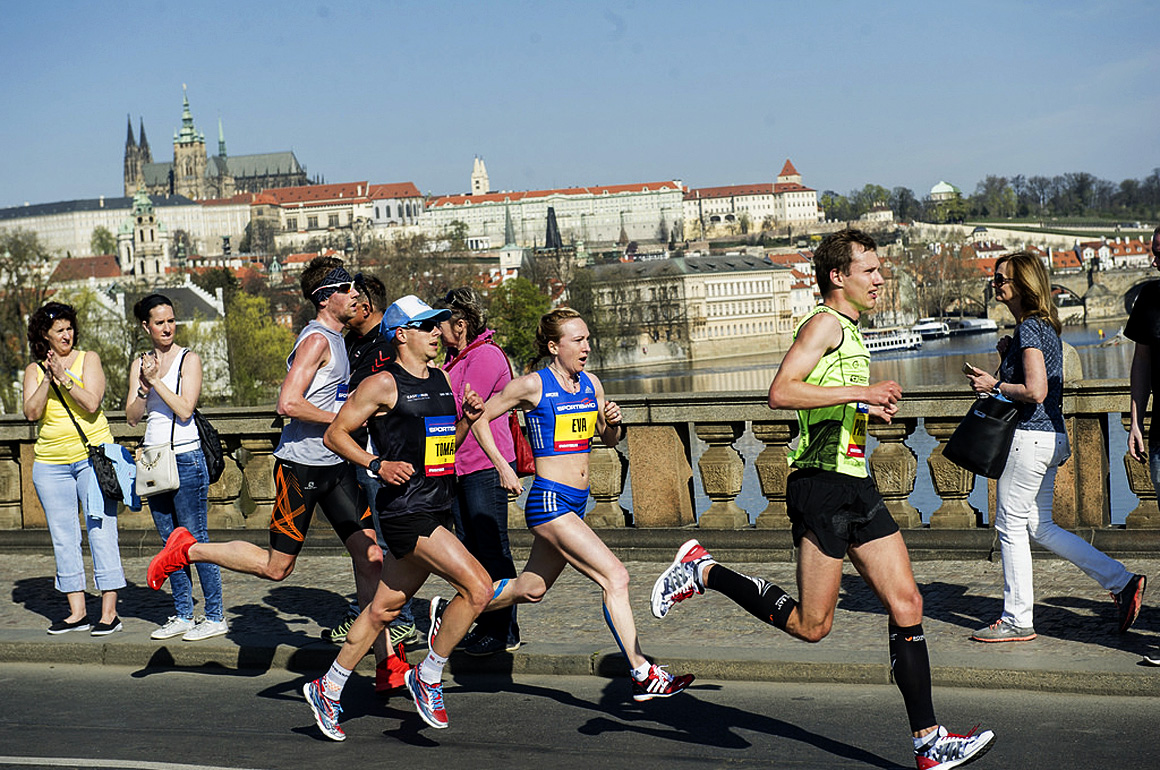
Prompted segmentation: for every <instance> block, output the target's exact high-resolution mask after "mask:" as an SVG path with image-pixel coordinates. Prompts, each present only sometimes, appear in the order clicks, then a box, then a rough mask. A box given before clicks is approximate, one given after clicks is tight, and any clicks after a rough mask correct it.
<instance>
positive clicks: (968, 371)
mask: <svg viewBox="0 0 1160 770" xmlns="http://www.w3.org/2000/svg"><path fill="white" fill-rule="evenodd" d="M978 373H979V370H978V369H976V368H975V367H973V366H971V365H970V364H969V363H967V362H966V361H963V374H965V375H967V376H968V377H970V376H973V375H976V374H978Z"/></svg>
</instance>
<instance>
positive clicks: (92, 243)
mask: <svg viewBox="0 0 1160 770" xmlns="http://www.w3.org/2000/svg"><path fill="white" fill-rule="evenodd" d="M89 249H90V250H92V252H93V256H99V255H101V254H116V253H117V237H116V236H115V235H113V234H112V233H111V232H109V228H107V227H105V226H104V225H97V226H96V227H95V228H93V237H92V238H91V239H90V240H89Z"/></svg>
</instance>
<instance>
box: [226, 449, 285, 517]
mask: <svg viewBox="0 0 1160 770" xmlns="http://www.w3.org/2000/svg"><path fill="white" fill-rule="evenodd" d="M240 443H241V448H242V450H243V452H242V455H243V456H244V457H245V460H244V463H243V464H242V479H243V483H242V486H241V495H242V498H241V499H242V511H243V513H244V514H245V517H246V519H245V524H244V526H245V528H246V529H265V528H267V527H269V526H270V514H271V513H272V512H273V511H274V447H275V446H276V445H277V439H276V438H269V437H266V436H258V437H254V438H250V437H245V436H243V437H242V438H241V442H240ZM228 464H229V463H227V465H228ZM228 472H229V471H228V469H227V471H226V473H228ZM222 478H223V479H224V478H225V473H223V474H222ZM219 481H220V479H219Z"/></svg>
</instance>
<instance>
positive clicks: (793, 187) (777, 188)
mask: <svg viewBox="0 0 1160 770" xmlns="http://www.w3.org/2000/svg"><path fill="white" fill-rule="evenodd" d="M773 191H774V192H775V193H784V192H814V188H812V187H806V186H805V185H800V184H798V183H797V182H778V183H777V184H775V185H774V186H773Z"/></svg>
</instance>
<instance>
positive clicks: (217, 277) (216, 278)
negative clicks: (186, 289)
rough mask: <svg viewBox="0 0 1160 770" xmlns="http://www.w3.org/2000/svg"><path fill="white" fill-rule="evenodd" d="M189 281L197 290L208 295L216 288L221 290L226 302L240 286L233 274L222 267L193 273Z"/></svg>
mask: <svg viewBox="0 0 1160 770" xmlns="http://www.w3.org/2000/svg"><path fill="white" fill-rule="evenodd" d="M190 280H191V281H193V283H194V284H195V285H196V286H197V287H198V288H199V289H202V290H203V291H206V292H209V293H210V294H214V293H216V292H217V290H218V288H221V289H222V296H223V298H224V299H225V300H226V301H227V302H229V300H230V298H231V297H232V296H233V295H234V294H236V293H237V291H238V289H239V288H240V286H241V284H240V283H239V281H238V279H237V278H236V277H235V276H234V274H233V272H232V271H230V270H227V269H226V268H224V267H211V268H210V269H209V270H205V271H203V272H200V273H194V274H193V275H191V276H190Z"/></svg>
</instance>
